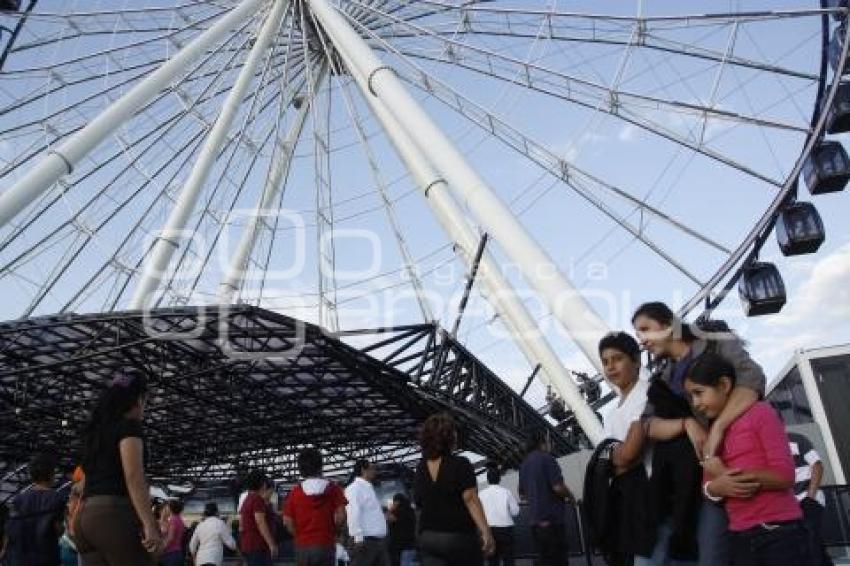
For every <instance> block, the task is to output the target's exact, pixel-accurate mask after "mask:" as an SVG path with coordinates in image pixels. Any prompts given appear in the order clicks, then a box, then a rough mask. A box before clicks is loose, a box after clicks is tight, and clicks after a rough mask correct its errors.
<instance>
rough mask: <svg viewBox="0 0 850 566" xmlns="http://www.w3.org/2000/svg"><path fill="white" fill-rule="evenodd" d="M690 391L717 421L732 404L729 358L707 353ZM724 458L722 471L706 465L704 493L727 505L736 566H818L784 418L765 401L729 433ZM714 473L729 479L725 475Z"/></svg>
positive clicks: (690, 378)
mask: <svg viewBox="0 0 850 566" xmlns="http://www.w3.org/2000/svg"><path fill="white" fill-rule="evenodd" d="M684 385H685V390H686V391H687V392H688V394H689V395H690V397H691V400H692V402H693V406H694V408H695V409H696V410H697V411H699V412H700V413H702V414H703V415H704V416H705V417H706V418H708V419H709V420H712V419H715V418H717V415H719V414H720V413H721V412H723V408H724V407H725V406H726V404H727V403H728V402H729V397H730V395H731V393H732V390H733V389H734V388H735V369H734V367H733V366H732V364H730V363H729V362H727V361H726V360H725V359H724V358H722V357H721V356H719V355H717V354H715V353H712V352H706V353H704V354H702V355H701V356H700V357H699V358H697V359H696V360H695V361H694V363H693V364H692V365H691V367H690V369H689V370H688V374H687V376H686V377H685V383H684ZM719 458H720V460H721V461H722V464H720V463H718V462H715V463H713V465H709V463H707V462H706V463H704V464H703V465H704V466H705V469H706V472H705V477H706V480H707V481H705V484H704V489H703V491H704V493H705V496H706V497H708V498H709V499H713V500H715V501H720V500H723V501H724V506H725V507H726V513H727V515H728V516H729V531H730V534H731V542H732V564H734V565H738V564H741V565H750V564H752V565H754V566H772V565H774V564H783V565H787V566H806V565H808V564H811V561H810V560H809V552H808V536H807V533H806V528H805V526H804V524H803V521H802V517H803V513H802V511H801V510H800V505H799V504H798V503H797V498H796V497H795V496H794V491H793V489H792V488H793V486H794V461H793V460H792V458H791V451H790V449H789V447H788V436H787V435H786V434H785V429H784V427H783V426H782V421H780V419H779V415H777V414H776V411H774V410H773V408H772V407H771V406H770V405H768V404H767V403H765V402H764V401H759V402H757V403H755V404H754V405H752V406H751V407H750V408H749V409H747V410H746V411H744V413H743V414H742V415H741V416H739V417H738V418H737V419H735V420H734V421H733V422H732V424H731V425H730V426H729V428H728V429H726V434H725V436H724V437H723V442H722V444H721V447H720V453H719ZM712 468H721V469H722V471H721V472H720V473H719V474H718V473H717V472H712V470H711V469H712ZM736 476H737V477H736ZM742 486H744V487H745V488H746V489H743V490H742Z"/></svg>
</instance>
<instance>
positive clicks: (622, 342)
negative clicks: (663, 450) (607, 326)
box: [599, 332, 652, 476]
mask: <svg viewBox="0 0 850 566" xmlns="http://www.w3.org/2000/svg"><path fill="white" fill-rule="evenodd" d="M599 357H600V359H601V361H602V366H603V368H604V372H605V378H606V379H607V380H608V383H609V385H611V387H612V388H613V389H614V392H615V393H616V394H617V400H616V401H615V402H614V403H613V405H614V406H613V407H612V408H611V410H610V411H609V412H608V414H607V415H606V416H605V419H604V421H605V422H604V425H603V426H604V429H605V437H606V438H614V439H616V440H619V441H620V442H621V444H619V445H617V447H616V448H615V449H614V454H613V460H614V463H615V465H616V466H617V467H618V468H619V471H620V472H622V471H625V470H626V469H628V468H630V467H631V466H633V465H634V464H636V463H637V461H638V460H640V459H643V464H644V467H645V468H646V473H647V476H648V475H650V474H651V472H652V469H651V468H652V456H651V449H649V448H647V449H645V450H637V451H636V450H633V449H632V448H633V447H636V445H637V444H638V443H635V442H634V441H635V440H636V439H635V438H634V437H635V436H637V434H636V433H637V432H638V431H637V430H632V429H633V428H636V429H639V428H640V418H641V415H642V414H643V410H644V407H646V400H647V392H648V391H649V382H647V381H646V380H643V379H640V369H641V368H640V346H639V345H638V343H637V341H636V340H635V339H634V338H632V337H631V336H629V335H628V334H626V333H625V332H614V333H611V334H608V335H606V336H605V337H604V338H603V339H602V340H601V341H600V343H599ZM630 432H631V433H632V438H629V433H630Z"/></svg>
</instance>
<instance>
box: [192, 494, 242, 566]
mask: <svg viewBox="0 0 850 566" xmlns="http://www.w3.org/2000/svg"><path fill="white" fill-rule="evenodd" d="M225 546H227V548H229V549H230V550H233V551H235V552H237V553H238V552H239V551H238V549H237V548H236V541H235V540H233V535H232V534H231V533H230V528H229V527H228V526H227V524H225V522H224V521H222V520H221V519H219V518H218V505H216V504H215V503H207V505H206V507H205V508H204V520H203V521H201V523H200V524H199V525H198V526H197V527H195V532H194V533H192V540H191V541H189V552H191V553H192V560H193V563H194V564H195V566H221V564H222V563H223V562H224V547H225Z"/></svg>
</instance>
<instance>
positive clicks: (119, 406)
mask: <svg viewBox="0 0 850 566" xmlns="http://www.w3.org/2000/svg"><path fill="white" fill-rule="evenodd" d="M147 390H148V389H147V380H146V378H145V375H144V373H142V372H140V371H138V370H127V371H125V372H123V373H121V374H119V375H117V376H116V377H115V378H114V379H113V380H112V382H111V383H110V385H109V387H107V389H106V390H105V391H104V392H103V394H102V395H101V396H100V398H99V399H98V402H97V405H95V408H94V410H93V411H92V415H91V419H90V420H89V423H88V425H87V427H86V430H85V438H84V450H85V453H84V456H83V463H82V468H83V473H84V474H85V486H84V487H83V496H82V502H81V503H80V507H79V510H78V511H77V514H76V517H75V519H74V521H75V523H74V540H75V542H76V544H77V550H78V551H79V553H80V557H81V558H82V561H83V566H150V565H151V564H155V559H154V554H155V553H157V552H159V551H160V550H161V549H162V536H161V535H160V532H159V526H158V525H157V523H156V520H155V519H154V516H153V512H152V511H151V500H150V492H149V490H148V483H147V481H146V479H145V457H144V432H143V429H142V420H143V418H144V411H145V403H146V400H147Z"/></svg>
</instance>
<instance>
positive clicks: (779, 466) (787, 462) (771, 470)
mask: <svg viewBox="0 0 850 566" xmlns="http://www.w3.org/2000/svg"><path fill="white" fill-rule="evenodd" d="M753 411H755V415H754V416H755V424H754V428H755V432H756V436H757V438H758V442H759V443H760V444H761V448H762V450H764V454H765V460H766V461H767V462H766V463H767V466H766V467H764V468H760V469H756V470H747V473H748V474H749V475H750V476H752V477H753V478H754V479H755V481H757V482H758V483H759V485H760V486H761V489H763V490H764V489H766V490H785V489H790V488H792V487H793V486H794V476H795V473H794V472H795V468H794V458H793V457H792V456H791V448H790V446H789V444H788V436H787V435H786V434H785V426H784V425H783V424H782V421H781V420H780V419H779V415H777V414H776V411H774V410H773V408H772V407H770V406H769V405H766V404H764V403H762V404H760V405H759V406H756V407H754V408H753Z"/></svg>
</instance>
